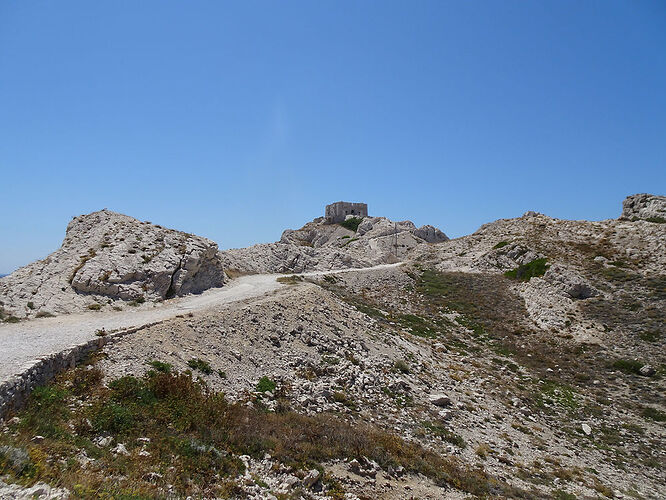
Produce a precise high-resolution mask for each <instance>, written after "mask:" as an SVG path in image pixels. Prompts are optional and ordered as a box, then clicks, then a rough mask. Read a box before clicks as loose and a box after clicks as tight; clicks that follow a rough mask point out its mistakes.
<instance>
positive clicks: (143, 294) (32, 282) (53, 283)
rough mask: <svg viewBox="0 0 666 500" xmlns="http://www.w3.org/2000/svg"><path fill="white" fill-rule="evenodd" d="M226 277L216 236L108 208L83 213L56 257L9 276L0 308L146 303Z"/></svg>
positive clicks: (34, 310) (29, 313)
mask: <svg viewBox="0 0 666 500" xmlns="http://www.w3.org/2000/svg"><path fill="white" fill-rule="evenodd" d="M223 283H224V271H223V268H222V264H221V261H220V257H219V255H218V249H217V244H215V243H214V242H212V241H210V240H208V239H206V238H202V237H199V236H195V235H192V234H188V233H183V232H180V231H175V230H172V229H166V228H163V227H161V226H157V225H154V224H151V223H149V222H141V221H139V220H136V219H134V218H132V217H128V216H126V215H122V214H118V213H115V212H111V211H109V210H101V211H99V212H93V213H91V214H88V215H82V216H80V217H75V218H74V219H73V220H72V221H71V222H70V223H69V225H68V226H67V232H66V235H65V239H64V241H63V243H62V246H61V247H60V248H59V249H58V250H56V251H55V252H53V253H52V254H50V255H49V256H48V257H46V258H45V259H43V260H40V261H37V262H34V263H32V264H29V265H27V266H25V267H22V268H21V269H18V270H17V271H15V272H13V273H12V274H10V275H9V276H6V277H4V278H1V279H0V307H2V308H3V310H4V312H3V314H4V315H5V316H11V317H16V318H19V319H20V318H29V317H35V316H45V315H49V314H61V313H69V312H73V311H80V310H85V309H91V310H99V309H101V308H106V307H113V306H116V304H115V303H116V302H118V301H121V302H127V301H130V302H132V305H138V304H141V303H143V302H152V301H159V300H164V299H167V298H170V297H174V296H180V295H185V294H188V293H200V292H202V291H204V290H206V289H208V288H212V287H219V286H222V285H223Z"/></svg>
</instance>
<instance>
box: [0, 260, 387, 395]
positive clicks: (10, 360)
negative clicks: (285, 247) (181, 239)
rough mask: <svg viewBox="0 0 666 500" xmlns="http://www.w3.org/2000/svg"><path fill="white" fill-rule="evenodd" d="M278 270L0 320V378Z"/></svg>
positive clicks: (253, 292)
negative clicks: (147, 298) (107, 305)
mask: <svg viewBox="0 0 666 500" xmlns="http://www.w3.org/2000/svg"><path fill="white" fill-rule="evenodd" d="M398 265H400V263H396V264H384V265H380V266H375V267H369V268H362V269H342V270H337V271H315V272H309V273H303V274H302V276H317V275H323V274H337V273H341V272H354V271H357V272H358V271H368V270H373V269H382V268H387V267H395V266H398ZM278 276H279V275H275V274H256V275H250V276H243V277H240V278H238V279H235V280H233V281H231V282H230V283H229V284H228V285H225V286H224V287H222V288H215V289H211V290H207V291H206V292H204V293H202V294H201V295H190V296H187V297H180V298H176V299H171V300H168V301H165V302H162V303H159V304H154V305H152V307H150V306H148V305H144V306H141V307H140V308H137V309H134V308H127V309H126V310H124V311H113V312H92V311H91V312H89V313H82V314H68V315H63V316H58V317H55V318H41V319H34V320H30V321H26V322H22V323H16V324H2V325H0V383H2V382H4V381H6V380H8V379H10V378H11V377H12V376H14V375H19V374H21V373H23V372H24V371H26V370H27V369H29V368H30V367H32V366H33V365H34V364H35V363H37V362H38V360H39V358H41V357H44V356H48V355H51V354H56V353H59V352H61V351H64V350H66V349H69V348H71V347H74V346H77V345H80V344H83V343H85V342H87V341H89V340H91V339H94V338H95V332H97V331H98V330H100V329H102V328H103V329H105V330H106V331H112V330H123V329H128V328H132V327H140V326H142V325H148V324H153V323H157V322H160V321H164V320H166V319H169V318H173V317H175V316H176V315H178V314H184V313H188V312H193V311H200V310H203V309H208V308H211V307H218V306H228V305H229V304H233V303H236V302H239V301H243V300H247V299H253V298H256V297H261V296H264V295H266V294H268V293H271V292H273V291H275V290H277V289H278V288H279V287H281V286H284V285H281V284H280V283H278V282H277V281H276V278H277V277H278Z"/></svg>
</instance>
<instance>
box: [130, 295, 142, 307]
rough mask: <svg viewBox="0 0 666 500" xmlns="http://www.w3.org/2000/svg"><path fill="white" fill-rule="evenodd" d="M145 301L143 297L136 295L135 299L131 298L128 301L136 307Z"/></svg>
mask: <svg viewBox="0 0 666 500" xmlns="http://www.w3.org/2000/svg"><path fill="white" fill-rule="evenodd" d="M145 301H146V298H145V297H137V298H136V299H134V300H132V301H130V302H129V305H130V306H132V307H137V306H139V305H141V304H143V303H144V302H145Z"/></svg>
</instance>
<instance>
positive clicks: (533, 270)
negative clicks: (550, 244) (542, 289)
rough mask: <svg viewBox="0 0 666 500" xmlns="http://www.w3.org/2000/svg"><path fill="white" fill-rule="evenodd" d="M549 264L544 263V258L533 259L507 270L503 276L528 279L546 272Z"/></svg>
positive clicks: (521, 279)
mask: <svg viewBox="0 0 666 500" xmlns="http://www.w3.org/2000/svg"><path fill="white" fill-rule="evenodd" d="M549 267H550V266H549V265H548V264H547V263H546V259H545V258H544V259H535V260H533V261H532V262H528V263H527V264H521V265H520V266H518V267H517V268H516V269H512V270H511V271H507V272H505V273H504V276H506V277H507V278H511V279H516V280H520V281H529V280H530V279H531V278H534V277H536V276H543V275H544V274H546V271H547V270H548V268H549Z"/></svg>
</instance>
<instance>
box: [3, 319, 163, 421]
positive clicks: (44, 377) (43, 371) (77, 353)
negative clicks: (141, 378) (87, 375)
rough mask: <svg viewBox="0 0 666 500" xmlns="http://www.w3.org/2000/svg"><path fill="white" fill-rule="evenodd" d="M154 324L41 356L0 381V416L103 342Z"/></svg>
mask: <svg viewBox="0 0 666 500" xmlns="http://www.w3.org/2000/svg"><path fill="white" fill-rule="evenodd" d="M153 324H157V323H152V324H149V325H143V326H140V327H134V328H128V329H126V330H121V331H118V332H114V333H109V334H108V335H106V336H104V337H97V338H94V339H91V340H89V341H87V342H84V343H82V344H79V345H73V346H71V347H70V348H68V349H65V350H64V351H61V352H59V353H56V354H51V355H49V356H44V357H42V358H39V359H38V360H36V361H35V364H34V365H32V366H30V367H29V368H27V369H25V370H24V371H23V373H21V374H17V375H14V376H13V377H12V378H10V379H9V380H6V381H5V382H1V383H0V419H1V418H3V417H4V416H5V415H6V414H7V412H9V411H11V410H17V409H20V408H21V407H22V406H23V404H24V403H25V401H26V400H27V399H28V396H29V395H30V392H31V391H32V390H33V389H34V388H35V387H39V386H41V385H44V384H46V383H47V382H49V381H50V380H51V379H53V377H55V376H56V375H58V374H59V373H61V372H63V371H65V370H67V369H68V368H73V367H74V366H76V365H77V363H80V362H81V361H83V360H85V359H86V358H87V357H88V356H89V355H90V354H91V353H93V352H95V351H97V350H98V349H101V348H102V347H103V346H104V345H106V344H108V343H112V342H115V341H116V340H118V339H120V338H121V337H123V336H125V335H128V334H130V333H135V332H137V331H139V330H141V329H143V328H147V327H149V326H151V325H153Z"/></svg>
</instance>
